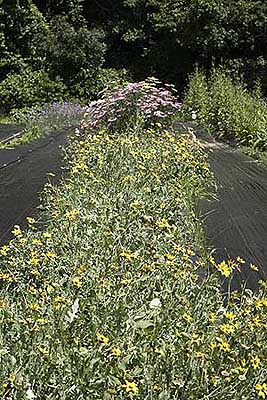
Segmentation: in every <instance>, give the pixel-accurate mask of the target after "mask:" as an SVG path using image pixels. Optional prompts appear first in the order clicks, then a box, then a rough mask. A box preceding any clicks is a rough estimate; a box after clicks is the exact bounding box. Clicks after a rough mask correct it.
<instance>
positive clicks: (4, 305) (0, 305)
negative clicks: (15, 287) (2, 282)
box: [0, 299, 6, 309]
mask: <svg viewBox="0 0 267 400" xmlns="http://www.w3.org/2000/svg"><path fill="white" fill-rule="evenodd" d="M5 307H6V301H5V300H1V299H0V309H1V308H5Z"/></svg>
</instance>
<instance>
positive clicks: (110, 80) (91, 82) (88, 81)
mask: <svg viewBox="0 0 267 400" xmlns="http://www.w3.org/2000/svg"><path fill="white" fill-rule="evenodd" d="M81 74H82V73H81ZM77 80H78V81H79V83H77V84H76V85H73V86H72V87H71V88H70V93H71V95H72V96H74V97H75V98H79V99H81V100H82V101H83V102H84V103H85V102H86V101H88V100H96V99H99V97H101V96H103V94H104V93H105V94H107V93H108V92H111V91H114V90H116V89H118V88H121V87H123V86H126V84H127V83H128V82H129V81H131V77H130V74H129V72H128V71H127V70H125V69H121V70H116V69H112V68H98V69H95V70H94V71H92V72H91V74H90V75H89V76H85V77H84V79H82V77H79V78H77Z"/></svg>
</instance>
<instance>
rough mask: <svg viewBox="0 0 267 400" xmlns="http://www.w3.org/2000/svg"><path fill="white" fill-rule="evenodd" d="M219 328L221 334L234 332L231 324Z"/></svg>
mask: <svg viewBox="0 0 267 400" xmlns="http://www.w3.org/2000/svg"><path fill="white" fill-rule="evenodd" d="M219 328H220V330H221V331H222V332H223V333H234V332H235V327H234V325H231V324H222V325H220V326H219Z"/></svg>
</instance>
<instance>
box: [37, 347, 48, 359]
mask: <svg viewBox="0 0 267 400" xmlns="http://www.w3.org/2000/svg"><path fill="white" fill-rule="evenodd" d="M38 350H39V351H40V353H41V355H42V357H45V358H47V357H48V356H49V351H48V349H47V348H46V347H41V346H39V347H38Z"/></svg>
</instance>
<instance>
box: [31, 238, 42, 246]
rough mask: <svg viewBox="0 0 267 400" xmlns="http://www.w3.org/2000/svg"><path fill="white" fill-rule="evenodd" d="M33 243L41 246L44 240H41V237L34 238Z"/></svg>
mask: <svg viewBox="0 0 267 400" xmlns="http://www.w3.org/2000/svg"><path fill="white" fill-rule="evenodd" d="M32 244H33V245H34V246H41V245H42V242H41V240H39V239H33V241H32Z"/></svg>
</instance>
